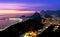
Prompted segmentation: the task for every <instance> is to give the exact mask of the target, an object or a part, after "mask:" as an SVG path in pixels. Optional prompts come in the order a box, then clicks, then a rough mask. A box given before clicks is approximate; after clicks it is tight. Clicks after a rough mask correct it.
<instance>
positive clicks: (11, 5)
mask: <svg viewBox="0 0 60 37" xmlns="http://www.w3.org/2000/svg"><path fill="white" fill-rule="evenodd" d="M0 9H16V10H59V9H60V0H0Z"/></svg>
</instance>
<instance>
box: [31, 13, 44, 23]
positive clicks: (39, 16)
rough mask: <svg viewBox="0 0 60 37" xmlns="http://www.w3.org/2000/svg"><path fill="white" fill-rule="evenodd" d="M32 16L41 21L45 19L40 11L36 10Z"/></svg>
mask: <svg viewBox="0 0 60 37" xmlns="http://www.w3.org/2000/svg"><path fill="white" fill-rule="evenodd" d="M30 18H32V19H35V20H37V21H40V22H41V20H42V19H43V18H42V17H41V15H40V14H39V13H38V12H35V13H34V14H33V15H32V16H30Z"/></svg>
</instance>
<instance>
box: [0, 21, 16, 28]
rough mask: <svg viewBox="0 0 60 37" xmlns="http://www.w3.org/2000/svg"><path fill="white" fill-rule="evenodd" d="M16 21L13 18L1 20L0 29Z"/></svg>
mask: <svg viewBox="0 0 60 37" xmlns="http://www.w3.org/2000/svg"><path fill="white" fill-rule="evenodd" d="M14 23H16V21H14V20H13V21H12V20H0V29H3V28H5V27H7V26H9V25H12V24H14Z"/></svg>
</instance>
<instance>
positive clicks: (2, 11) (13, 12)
mask: <svg viewBox="0 0 60 37" xmlns="http://www.w3.org/2000/svg"><path fill="white" fill-rule="evenodd" d="M34 12H35V11H19V10H0V14H16V13H34Z"/></svg>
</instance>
